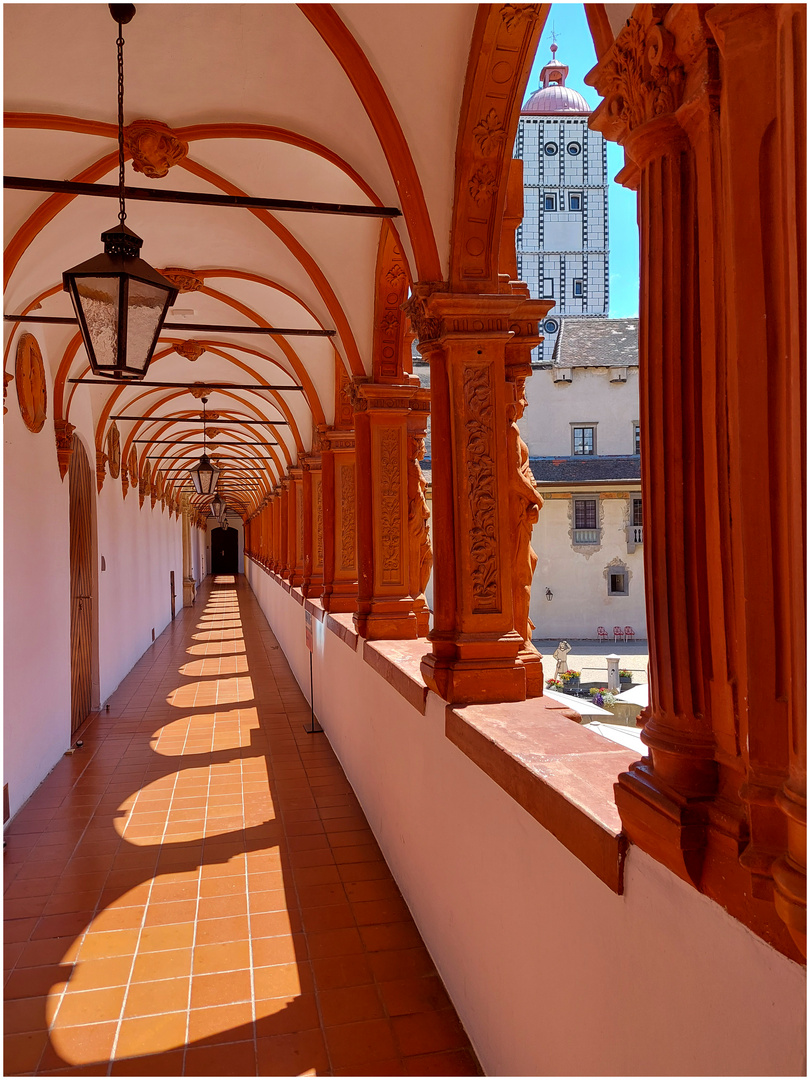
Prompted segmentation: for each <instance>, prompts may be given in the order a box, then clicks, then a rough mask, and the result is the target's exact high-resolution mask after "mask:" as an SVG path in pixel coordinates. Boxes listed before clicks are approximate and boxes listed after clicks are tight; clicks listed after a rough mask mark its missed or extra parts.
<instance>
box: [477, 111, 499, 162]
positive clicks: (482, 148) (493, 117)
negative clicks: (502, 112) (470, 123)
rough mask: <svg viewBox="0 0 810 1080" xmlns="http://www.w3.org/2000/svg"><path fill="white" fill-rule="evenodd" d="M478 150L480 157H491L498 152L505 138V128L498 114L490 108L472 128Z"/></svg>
mask: <svg viewBox="0 0 810 1080" xmlns="http://www.w3.org/2000/svg"><path fill="white" fill-rule="evenodd" d="M473 138H474V139H475V143H476V146H477V147H478V152H479V153H480V154H481V155H482V157H492V156H494V155H496V154H497V153H498V151H499V150H500V148H501V145H502V143H503V141H504V139H505V138H506V128H505V127H504V126H503V123H502V122H501V118H500V116H498V113H497V110H495V109H490V110H489V112H488V113H487V114H486V116H483V117H482V118H481V119H480V120H479V121H478V123H477V124H476V125H475V127H474V128H473Z"/></svg>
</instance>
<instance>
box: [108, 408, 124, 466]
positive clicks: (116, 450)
mask: <svg viewBox="0 0 810 1080" xmlns="http://www.w3.org/2000/svg"><path fill="white" fill-rule="evenodd" d="M107 467H108V468H109V470H110V476H111V477H112V478H113V480H117V479H118V474H119V473H120V472H121V436H120V434H119V432H118V425H117V424H116V423H115V421H113V422H112V424H111V425H110V430H109V431H108V432H107Z"/></svg>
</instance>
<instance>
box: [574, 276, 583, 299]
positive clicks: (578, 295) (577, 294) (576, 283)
mask: <svg viewBox="0 0 810 1080" xmlns="http://www.w3.org/2000/svg"><path fill="white" fill-rule="evenodd" d="M577 287H579V292H577ZM571 293H572V296H573V297H574V299H575V300H581V299H582V298H583V296H584V295H585V282H584V278H581V277H580V278H572V279H571Z"/></svg>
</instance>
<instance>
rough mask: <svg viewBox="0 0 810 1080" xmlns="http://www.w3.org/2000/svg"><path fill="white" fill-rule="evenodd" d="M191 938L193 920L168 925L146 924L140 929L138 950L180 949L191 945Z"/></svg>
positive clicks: (192, 934)
mask: <svg viewBox="0 0 810 1080" xmlns="http://www.w3.org/2000/svg"><path fill="white" fill-rule="evenodd" d="M193 940H194V924H193V922H179V923H172V924H170V925H169V926H146V927H144V929H143V930H142V931H141V937H140V941H139V942H138V951H139V952H142V953H146V952H163V951H164V950H166V949H182V948H185V947H186V946H188V945H191V943H192V942H193Z"/></svg>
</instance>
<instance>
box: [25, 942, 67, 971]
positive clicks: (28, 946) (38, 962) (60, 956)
mask: <svg viewBox="0 0 810 1080" xmlns="http://www.w3.org/2000/svg"><path fill="white" fill-rule="evenodd" d="M78 951H79V949H78V945H77V943H76V939H75V938H73V937H63V938H42V939H41V940H38V941H28V942H26V943H25V945H24V946H23V950H22V953H21V954H20V956H19V958H18V960H17V968H18V969H20V968H30V967H43V966H44V965H46V964H59V963H62V962H64V963H68V962H72V961H73V960H75V959H76V956H77V955H78Z"/></svg>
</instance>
